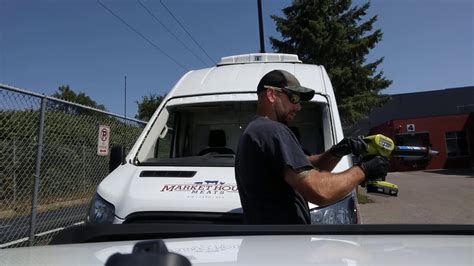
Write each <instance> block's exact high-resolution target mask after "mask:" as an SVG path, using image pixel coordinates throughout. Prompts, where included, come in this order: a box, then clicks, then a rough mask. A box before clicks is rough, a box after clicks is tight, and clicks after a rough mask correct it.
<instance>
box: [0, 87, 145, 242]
mask: <svg viewBox="0 0 474 266" xmlns="http://www.w3.org/2000/svg"><path fill="white" fill-rule="evenodd" d="M100 125H105V126H108V127H110V138H109V145H110V146H113V145H124V146H125V148H126V151H127V152H128V151H129V150H130V149H131V147H132V145H133V144H134V142H135V140H136V139H137V138H138V136H139V135H140V133H141V131H142V130H143V127H144V126H145V122H142V121H139V120H134V119H127V118H124V117H122V116H119V115H116V114H112V113H109V112H105V111H102V110H97V109H94V108H90V107H86V106H82V105H79V104H73V103H69V102H66V101H63V100H59V99H56V98H52V97H48V96H45V95H40V94H36V93H32V92H29V91H26V90H22V89H18V88H14V87H11V86H7V85H2V84H0V248H6V247H17V246H28V245H41V244H45V243H48V242H49V240H50V239H51V238H52V236H54V234H55V233H56V232H58V231H59V230H61V229H62V228H64V227H67V226H71V225H74V224H79V223H82V222H83V221H84V220H85V217H86V212H87V208H88V203H89V200H90V199H91V197H92V195H93V193H94V191H95V189H96V187H97V185H98V184H99V182H100V181H101V180H102V179H103V178H104V177H105V176H106V175H107V174H108V169H109V164H108V162H109V157H108V156H99V155H97V145H98V135H99V126H100Z"/></svg>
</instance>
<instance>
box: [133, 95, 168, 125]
mask: <svg viewBox="0 0 474 266" xmlns="http://www.w3.org/2000/svg"><path fill="white" fill-rule="evenodd" d="M164 98H165V96H164V95H156V94H150V96H143V97H142V101H141V102H138V101H137V105H138V115H136V116H135V118H137V119H140V120H143V121H148V120H150V118H151V117H152V116H153V113H154V112H155V111H156V109H157V108H158V106H160V104H161V102H162V101H163V99H164Z"/></svg>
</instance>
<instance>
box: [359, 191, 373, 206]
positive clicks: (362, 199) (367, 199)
mask: <svg viewBox="0 0 474 266" xmlns="http://www.w3.org/2000/svg"><path fill="white" fill-rule="evenodd" d="M357 202H359V204H367V203H373V202H374V201H373V200H371V199H370V197H369V196H367V195H366V194H364V193H362V192H359V189H357Z"/></svg>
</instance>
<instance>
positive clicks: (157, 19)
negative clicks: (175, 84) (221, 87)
mask: <svg viewBox="0 0 474 266" xmlns="http://www.w3.org/2000/svg"><path fill="white" fill-rule="evenodd" d="M137 1H138V3H139V4H140V5H141V6H142V7H143V8H144V9H145V10H146V11H147V12H148V14H150V16H152V17H153V18H154V19H155V20H156V21H157V22H158V23H160V24H161V26H163V28H165V30H166V31H168V33H169V34H171V35H172V36H173V37H174V38H175V39H176V40H177V41H179V42H180V43H181V44H182V45H183V46H184V47H185V48H186V49H187V50H188V51H189V52H190V53H191V54H192V55H194V57H196V58H197V59H198V60H199V61H201V62H202V63H203V64H204V65H207V64H206V62H204V61H203V60H202V59H201V58H200V57H199V56H197V54H196V53H194V52H193V51H192V50H191V49H190V48H189V47H188V46H187V45H186V44H185V43H184V42H183V41H182V40H181V39H179V38H178V36H176V34H174V33H173V32H172V31H171V30H170V29H169V28H168V27H166V25H165V24H163V22H161V20H160V19H159V18H158V17H156V15H155V14H153V12H151V10H150V9H149V8H148V7H147V6H145V4H143V3H142V2H141V1H140V0H137Z"/></svg>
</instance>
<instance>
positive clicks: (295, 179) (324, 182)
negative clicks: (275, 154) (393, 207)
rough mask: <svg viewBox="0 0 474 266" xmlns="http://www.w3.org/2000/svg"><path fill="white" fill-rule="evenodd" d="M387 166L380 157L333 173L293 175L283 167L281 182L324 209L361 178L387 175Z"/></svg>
mask: <svg viewBox="0 0 474 266" xmlns="http://www.w3.org/2000/svg"><path fill="white" fill-rule="evenodd" d="M389 167H390V163H389V161H388V159H387V158H385V157H383V156H370V157H365V158H363V159H362V160H361V162H360V163H359V164H358V165H357V166H353V167H351V168H349V169H348V170H346V171H344V172H341V173H337V174H333V173H330V172H326V171H319V170H316V169H312V170H308V171H303V172H300V173H297V172H295V171H294V170H293V169H292V168H290V167H286V168H285V173H284V175H285V181H286V182H287V183H288V184H289V185H290V186H292V187H293V188H294V189H295V190H296V191H298V192H299V193H300V194H301V195H302V196H303V197H304V198H305V199H306V200H307V201H309V202H312V203H314V204H317V205H320V206H324V205H328V204H332V203H335V202H337V201H338V200H340V199H342V198H343V197H345V196H346V195H347V194H349V192H351V191H352V190H353V189H354V188H356V187H357V186H358V185H359V184H360V183H361V182H362V181H364V179H377V178H381V177H385V176H386V175H387V172H388V169H389Z"/></svg>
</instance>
